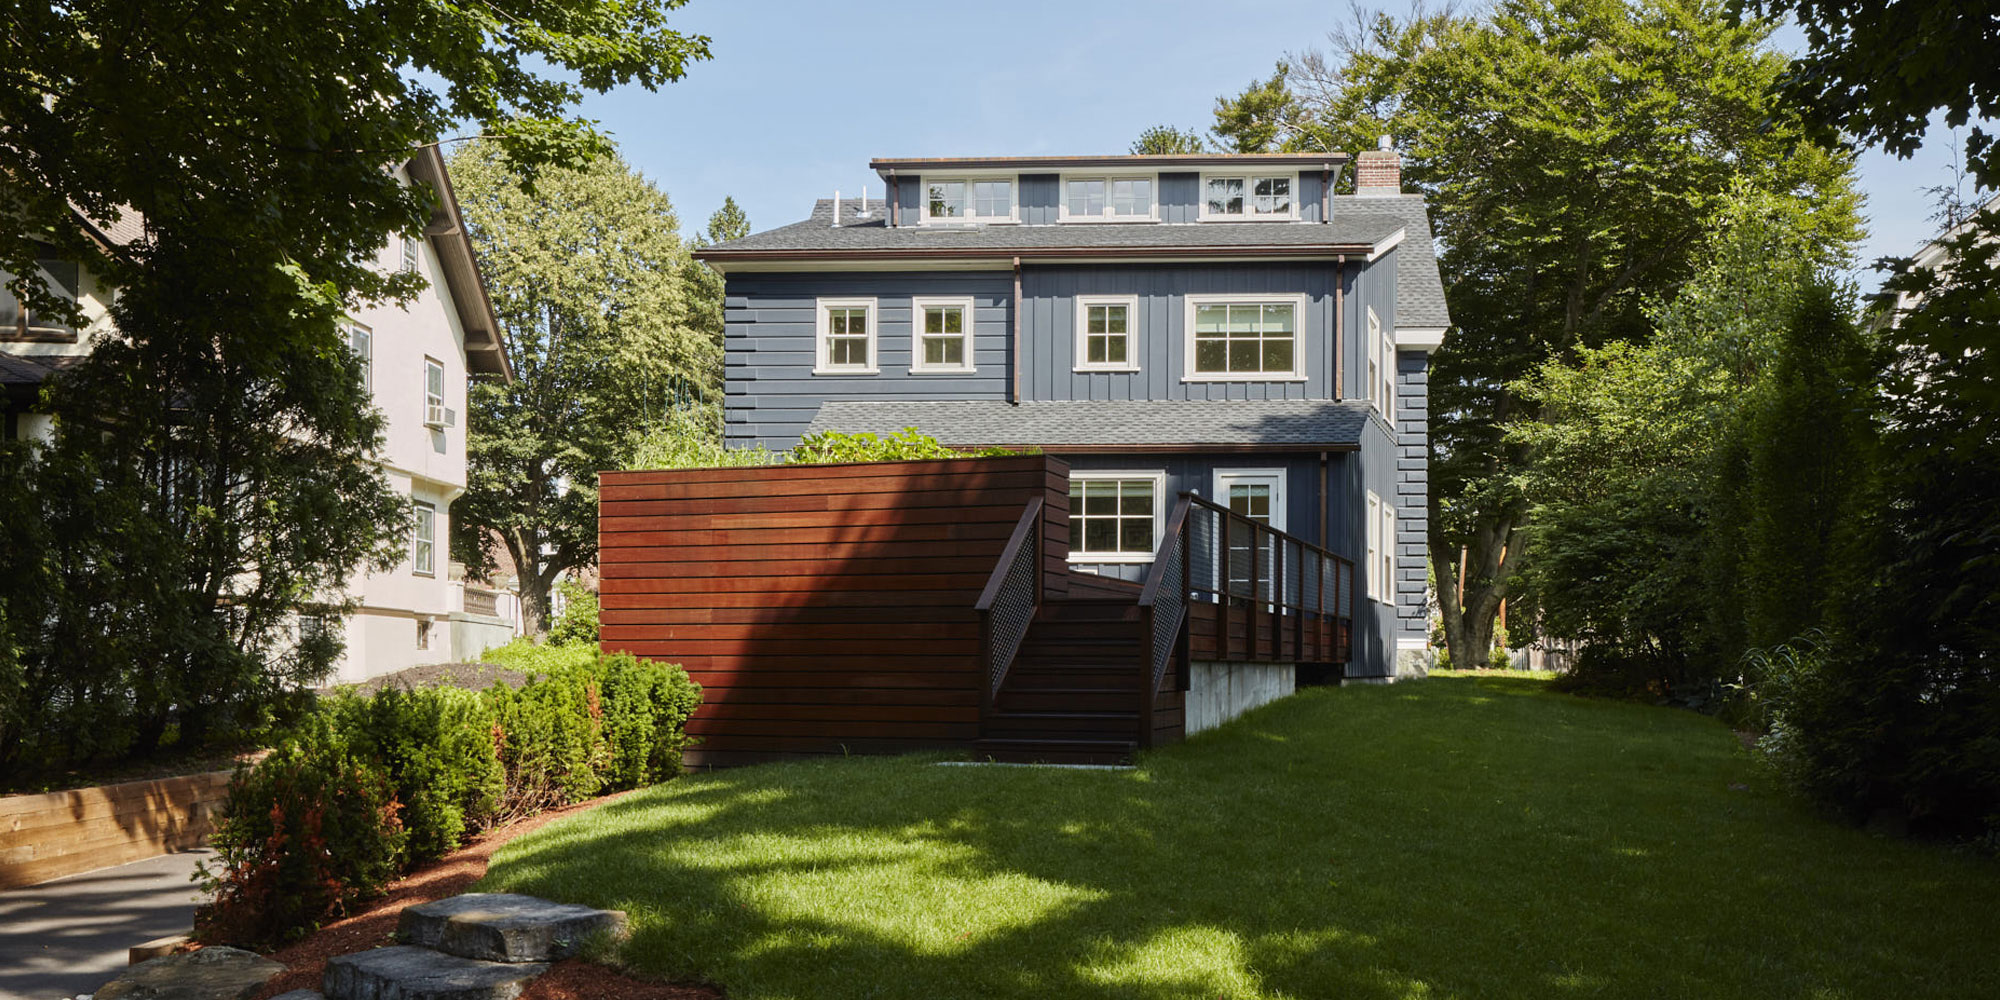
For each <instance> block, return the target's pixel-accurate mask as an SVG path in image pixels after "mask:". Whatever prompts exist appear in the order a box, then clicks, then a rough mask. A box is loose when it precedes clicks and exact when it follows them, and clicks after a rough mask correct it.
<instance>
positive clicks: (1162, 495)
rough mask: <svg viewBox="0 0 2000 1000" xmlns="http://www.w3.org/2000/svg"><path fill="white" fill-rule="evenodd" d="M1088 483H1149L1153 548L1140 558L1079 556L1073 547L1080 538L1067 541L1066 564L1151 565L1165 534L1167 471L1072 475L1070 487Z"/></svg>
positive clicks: (1127, 555) (1131, 555) (1115, 554)
mask: <svg viewBox="0 0 2000 1000" xmlns="http://www.w3.org/2000/svg"><path fill="white" fill-rule="evenodd" d="M1091 479H1150V480H1152V481H1153V546H1152V551H1150V552H1147V553H1146V554H1144V555H1140V554H1139V553H1137V552H1083V551H1080V550H1079V549H1078V548H1077V546H1079V545H1081V544H1082V543H1083V539H1081V538H1073V539H1070V549H1069V561H1070V562H1073V563H1096V564H1099V565H1110V564H1113V563H1117V564H1122V565H1136V564H1144V563H1150V562H1152V561H1153V553H1154V552H1158V551H1160V539H1161V537H1162V536H1164V535H1165V534H1166V530H1167V499H1166V498H1167V471H1166V470H1165V469H1089V470H1085V471H1081V472H1078V471H1072V472H1071V473H1070V474H1069V481H1070V484H1071V485H1075V484H1076V483H1079V482H1083V481H1086V480H1091Z"/></svg>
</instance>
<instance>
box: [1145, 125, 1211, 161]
mask: <svg viewBox="0 0 2000 1000" xmlns="http://www.w3.org/2000/svg"><path fill="white" fill-rule="evenodd" d="M1207 151H1208V143H1207V141H1205V140H1204V139H1202V137H1201V133H1200V132H1197V131H1195V130H1194V129H1188V130H1186V131H1182V130H1180V129H1177V128H1175V127H1173V126H1172V125H1154V126H1152V127H1150V128H1148V129H1146V130H1145V131H1144V132H1141V133H1139V138H1137V139H1135V140H1133V142H1132V152H1133V153H1135V154H1138V155H1141V156H1146V155H1151V156H1164V155H1169V154H1173V153H1202V152H1207Z"/></svg>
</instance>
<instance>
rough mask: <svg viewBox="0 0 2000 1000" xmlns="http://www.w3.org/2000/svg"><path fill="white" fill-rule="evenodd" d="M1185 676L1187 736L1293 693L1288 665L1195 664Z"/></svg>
mask: <svg viewBox="0 0 2000 1000" xmlns="http://www.w3.org/2000/svg"><path fill="white" fill-rule="evenodd" d="M1191 666H1192V667H1193V670H1192V672H1190V674H1189V675H1188V692H1187V733H1188V735H1189V736H1192V735H1194V734H1195V733H1198V732H1201V731H1202V730H1204V729H1212V728H1214V727H1216V726H1219V725H1222V724H1223V723H1225V722H1228V721H1229V720H1231V719H1234V718H1236V717H1237V716H1239V715H1242V714H1243V713H1245V712H1248V711H1249V710H1251V709H1253V708H1256V707H1257V706H1259V705H1265V704H1269V703H1271V702H1274V701H1277V700H1278V699H1279V698H1283V697H1284V696H1286V695H1288V694H1291V693H1292V692H1293V691H1294V690H1296V684H1297V676H1298V668H1297V667H1296V666H1294V665H1293V664H1290V663H1238V662H1233V661H1214V660H1196V661H1194V663H1193V664H1192V665H1191Z"/></svg>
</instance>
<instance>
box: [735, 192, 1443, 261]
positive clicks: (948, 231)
mask: <svg viewBox="0 0 2000 1000" xmlns="http://www.w3.org/2000/svg"><path fill="white" fill-rule="evenodd" d="M870 207H871V209H872V210H873V212H872V218H860V217H858V215H857V213H858V212H859V209H860V206H859V204H858V203H856V202H851V201H846V202H842V203H841V206H840V217H841V220H842V224H841V225H839V226H835V225H832V222H833V203H832V202H831V201H828V200H821V201H820V202H819V203H818V204H816V205H815V206H814V207H813V214H812V218H810V219H807V220H805V221H804V222H795V223H792V224H791V225H789V226H780V227H778V228H776V229H767V230H765V231H764V232H761V233H752V234H750V235H749V236H745V237H743V238H741V239H734V240H730V241H728V242H726V243H718V244H716V245H715V246H713V247H710V248H708V250H707V251H706V252H708V253H722V254H732V253H739V252H746V251H758V250H767V251H817V250H831V251H841V250H855V251H871V250H873V251H895V250H961V249H971V250H993V251H995V252H1004V251H1008V250H1017V249H1018V250H1068V249H1078V250H1103V249H1116V248H1118V247H1135V248H1140V247H1143V248H1154V247H1264V246H1296V247H1300V248H1309V247H1330V246H1348V247H1352V246H1373V245H1374V244H1376V243H1378V242H1380V241H1382V240H1385V239H1387V238H1389V237H1390V236H1393V235H1395V233H1396V230H1398V229H1401V228H1403V227H1404V225H1405V224H1406V223H1405V222H1404V219H1403V217H1402V216H1400V215H1397V214H1395V213H1389V212H1372V213H1371V212H1356V213H1353V214H1352V215H1350V216H1348V217H1346V218H1342V217H1341V216H1340V215H1339V214H1338V213H1336V214H1335V215H1334V221H1333V223H1332V224H1331V225H1325V226H1321V225H1288V224H1286V223H1281V222H1203V223H1182V224H1174V223H1158V222H1148V223H1091V224H1088V225H1083V224H1070V225H1054V226H1015V225H987V226H901V227H891V226H890V225H889V224H888V220H887V219H886V218H884V216H885V215H886V214H887V206H884V205H883V204H881V203H880V202H875V203H872V204H871V206H870Z"/></svg>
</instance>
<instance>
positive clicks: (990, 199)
mask: <svg viewBox="0 0 2000 1000" xmlns="http://www.w3.org/2000/svg"><path fill="white" fill-rule="evenodd" d="M1013 194H1014V182H1013V181H978V182H976V183H974V184H973V185H972V201H973V206H972V214H974V215H977V216H980V217H982V218H1005V217H1007V216H1008V215H1011V214H1013V211H1014V204H1013V202H1014V198H1013Z"/></svg>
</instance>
